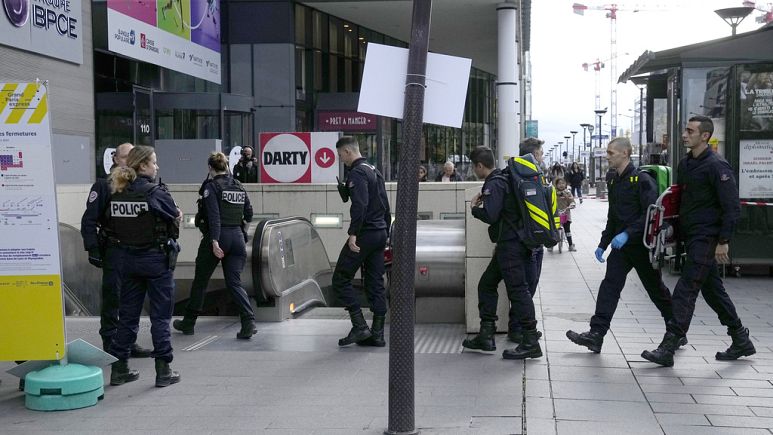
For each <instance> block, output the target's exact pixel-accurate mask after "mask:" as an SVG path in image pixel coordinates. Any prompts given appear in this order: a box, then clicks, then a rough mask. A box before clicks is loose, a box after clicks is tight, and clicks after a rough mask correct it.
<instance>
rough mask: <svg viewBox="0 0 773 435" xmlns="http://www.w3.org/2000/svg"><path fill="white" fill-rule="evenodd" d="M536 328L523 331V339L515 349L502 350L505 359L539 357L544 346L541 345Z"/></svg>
mask: <svg viewBox="0 0 773 435" xmlns="http://www.w3.org/2000/svg"><path fill="white" fill-rule="evenodd" d="M537 332H539V331H537V330H536V329H527V330H524V331H523V340H522V341H521V343H520V344H519V345H518V347H516V348H515V349H505V351H504V352H502V358H504V359H526V358H539V357H541V356H542V348H541V347H540V345H539V338H538V337H537Z"/></svg>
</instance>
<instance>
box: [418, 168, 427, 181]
mask: <svg viewBox="0 0 773 435" xmlns="http://www.w3.org/2000/svg"><path fill="white" fill-rule="evenodd" d="M424 181H427V168H425V167H424V165H419V183H421V182H424Z"/></svg>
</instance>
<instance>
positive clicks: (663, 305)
mask: <svg viewBox="0 0 773 435" xmlns="http://www.w3.org/2000/svg"><path fill="white" fill-rule="evenodd" d="M631 151H632V148H631V141H629V140H628V139H627V138H624V137H618V138H615V139H612V140H611V141H610V142H609V145H608V146H607V159H608V160H609V167H610V169H614V171H615V172H614V174H615V175H614V177H613V178H612V179H611V180H610V182H609V210H608V211H607V225H606V228H604V231H603V232H602V233H601V241H600V242H599V246H598V248H596V259H597V260H598V261H599V262H600V263H603V262H604V258H603V255H604V251H605V250H606V249H607V247H608V246H609V245H610V243H611V245H612V252H610V254H609V258H608V259H607V260H608V261H607V272H606V275H605V276H604V280H603V281H601V286H600V287H599V294H598V298H597V299H596V313H595V314H594V316H593V317H591V320H590V331H588V332H583V333H581V334H578V333H576V332H574V331H566V336H567V338H569V340H571V341H573V342H574V343H576V344H579V345H580V346H585V347H587V348H588V349H590V350H592V351H593V352H596V353H599V352H601V345H602V344H603V343H604V335H606V333H607V331H609V326H610V323H611V322H612V316H613V315H614V314H615V310H616V309H617V303H618V301H619V300H620V292H622V291H623V287H625V280H626V277H627V276H628V272H630V271H631V269H636V274H637V275H639V279H640V280H641V282H642V285H643V286H644V289H645V290H646V291H647V295H648V296H649V297H650V299H651V300H652V302H653V303H655V306H656V307H657V308H658V311H660V315H661V316H663V320H664V321H665V322H668V321H669V320H671V318H672V317H673V312H672V310H671V294H670V293H669V291H668V288H667V287H666V285H665V284H663V279H662V277H661V274H660V271H659V270H655V269H653V268H652V264H651V263H650V259H649V251H648V250H647V248H646V247H644V245H643V244H642V236H643V234H644V220H645V214H646V211H647V207H649V205H650V204H653V203H654V202H655V200H656V199H657V197H658V191H657V187H656V186H655V180H653V179H652V177H650V176H649V174H647V173H646V172H639V170H638V169H637V168H636V167H634V165H633V163H631ZM684 343H686V339H685V342H684ZM684 343H682V344H684Z"/></svg>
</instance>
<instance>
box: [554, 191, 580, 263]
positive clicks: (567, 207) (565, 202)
mask: <svg viewBox="0 0 773 435" xmlns="http://www.w3.org/2000/svg"><path fill="white" fill-rule="evenodd" d="M553 185H554V186H555V188H556V199H557V201H558V210H560V211H561V213H562V214H564V215H565V216H566V217H565V218H562V219H561V221H562V223H561V226H563V227H564V235H565V236H566V241H567V242H569V252H574V251H577V248H576V247H575V246H574V242H573V241H572V209H573V208H574V206H575V202H574V197H573V196H572V192H570V191H569V189H567V187H566V180H564V179H563V178H556V179H555V180H553ZM549 250H550V251H552V250H553V248H549Z"/></svg>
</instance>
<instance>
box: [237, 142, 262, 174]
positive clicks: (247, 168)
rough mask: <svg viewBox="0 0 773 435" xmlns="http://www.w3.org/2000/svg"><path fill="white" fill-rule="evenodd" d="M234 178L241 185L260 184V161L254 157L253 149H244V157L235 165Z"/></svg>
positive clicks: (249, 147)
mask: <svg viewBox="0 0 773 435" xmlns="http://www.w3.org/2000/svg"><path fill="white" fill-rule="evenodd" d="M233 173H234V178H235V179H237V180H239V182H241V183H257V182H258V161H257V160H256V159H255V157H253V152H252V147H251V146H249V145H245V146H243V147H242V156H241V157H240V158H239V161H238V162H236V164H235V165H234V170H233Z"/></svg>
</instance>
